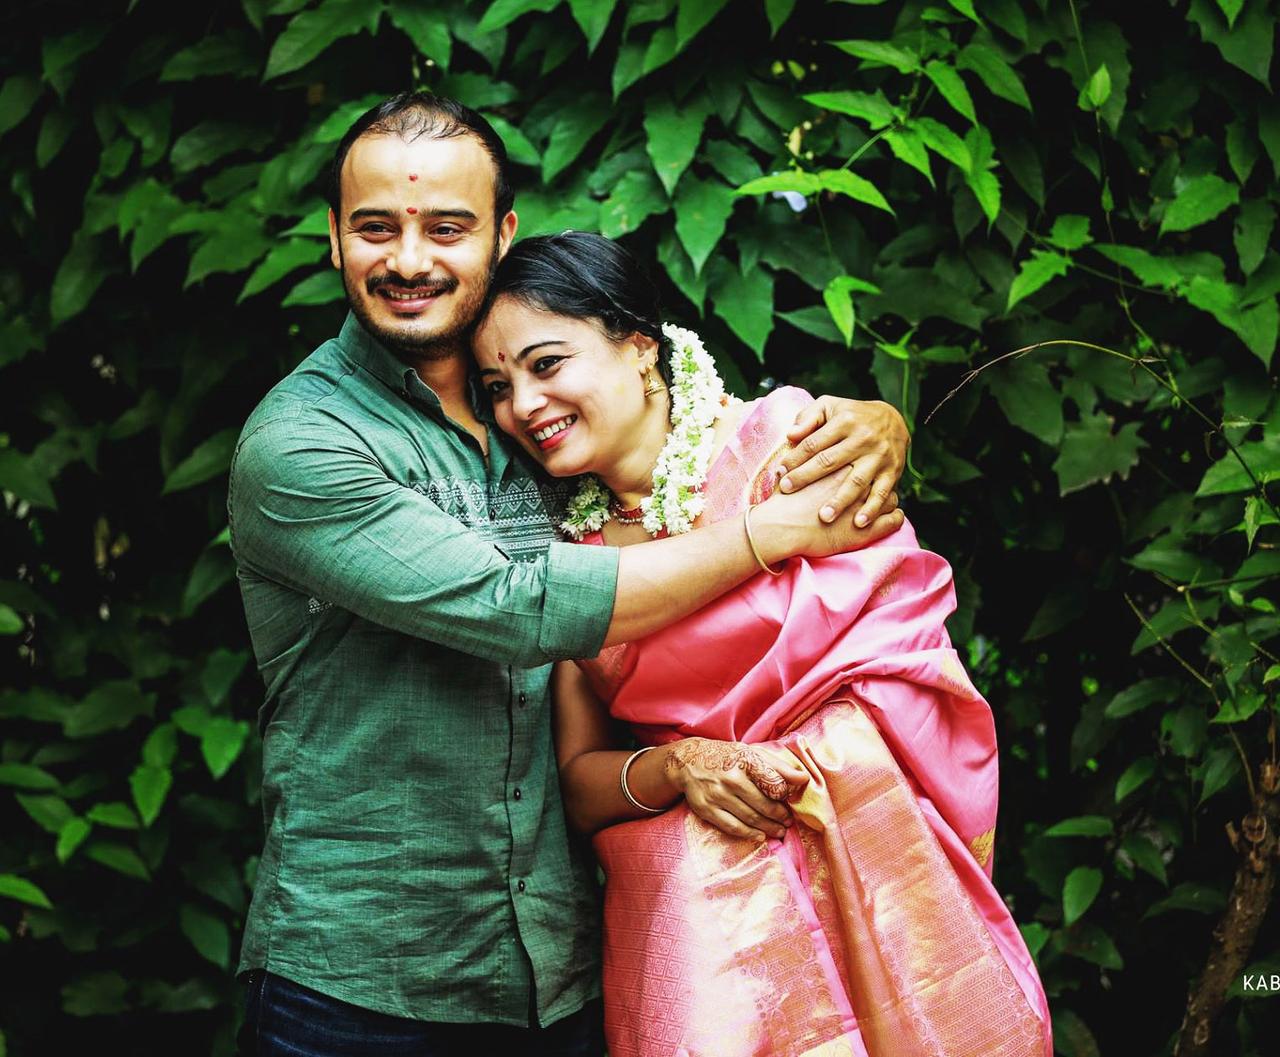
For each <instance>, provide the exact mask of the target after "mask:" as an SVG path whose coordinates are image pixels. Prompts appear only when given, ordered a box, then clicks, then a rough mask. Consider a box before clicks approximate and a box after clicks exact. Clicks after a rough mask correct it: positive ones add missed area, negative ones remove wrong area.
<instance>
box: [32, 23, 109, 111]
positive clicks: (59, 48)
mask: <svg viewBox="0 0 1280 1057" xmlns="http://www.w3.org/2000/svg"><path fill="white" fill-rule="evenodd" d="M106 35H107V27H106V26H105V25H102V24H97V25H84V26H81V27H79V28H77V29H74V30H72V31H71V32H70V33H66V34H64V35H62V36H58V37H49V36H46V37H45V38H44V40H43V43H42V45H41V59H42V63H43V68H44V79H45V80H46V81H48V82H50V83H51V84H53V85H54V86H55V87H58V92H59V94H60V95H64V94H65V91H64V90H63V87H61V86H62V85H63V84H64V83H65V82H63V80H62V78H60V77H59V76H58V75H59V74H62V73H64V72H65V71H68V70H70V68H71V67H72V66H74V65H75V63H76V61H77V60H78V59H80V58H81V57H82V56H84V55H87V54H89V52H91V51H93V50H94V48H96V47H97V46H98V45H99V44H100V43H102V38H103V37H105V36H106Z"/></svg>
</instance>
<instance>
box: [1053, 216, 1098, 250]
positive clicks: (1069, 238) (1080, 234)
mask: <svg viewBox="0 0 1280 1057" xmlns="http://www.w3.org/2000/svg"><path fill="white" fill-rule="evenodd" d="M1049 241H1050V242H1051V243H1053V244H1054V245H1055V246H1057V247H1058V248H1059V249H1062V250H1078V249H1080V248H1081V247H1082V246H1087V245H1088V244H1089V243H1091V242H1092V241H1093V239H1092V238H1091V237H1090V235H1089V218H1088V217H1085V216H1080V215H1079V214H1077V213H1064V214H1063V215H1062V216H1060V217H1058V219H1057V220H1055V221H1054V222H1053V230H1052V231H1050V232H1049Z"/></svg>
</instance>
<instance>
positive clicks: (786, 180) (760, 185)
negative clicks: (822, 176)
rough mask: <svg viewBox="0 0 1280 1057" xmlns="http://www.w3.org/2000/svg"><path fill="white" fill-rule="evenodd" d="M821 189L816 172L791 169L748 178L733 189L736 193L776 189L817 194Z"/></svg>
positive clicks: (752, 193) (770, 192) (753, 193)
mask: <svg viewBox="0 0 1280 1057" xmlns="http://www.w3.org/2000/svg"><path fill="white" fill-rule="evenodd" d="M821 190H822V181H821V180H819V179H818V175H817V173H811V172H801V171H800V170H799V169H792V170H790V171H788V172H782V173H770V174H769V175H768V176H761V177H758V178H756V179H754V180H750V181H748V182H747V183H745V184H743V185H742V186H741V187H739V188H737V189H736V190H735V191H734V194H737V195H760V194H773V193H774V192H777V191H795V192H797V193H798V194H802V195H811V194H817V193H818V192H819V191H821Z"/></svg>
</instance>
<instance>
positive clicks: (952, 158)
mask: <svg viewBox="0 0 1280 1057" xmlns="http://www.w3.org/2000/svg"><path fill="white" fill-rule="evenodd" d="M911 125H912V127H913V128H914V129H915V130H916V131H917V132H919V133H920V138H921V139H923V140H924V143H925V146H926V147H928V148H929V149H930V150H931V151H933V152H934V153H935V154H938V155H940V156H941V157H943V158H946V160H947V161H949V162H951V164H952V165H954V166H956V167H957V168H959V169H960V171H961V172H964V173H969V172H971V171H972V169H973V158H972V157H971V156H970V154H969V148H968V147H967V146H965V142H964V140H962V139H961V138H960V137H959V136H957V135H956V134H955V133H954V132H952V131H951V129H949V128H947V126H946V125H944V124H943V123H942V122H941V121H935V120H934V119H933V118H931V117H919V118H915V119H914V120H913V121H912V122H911Z"/></svg>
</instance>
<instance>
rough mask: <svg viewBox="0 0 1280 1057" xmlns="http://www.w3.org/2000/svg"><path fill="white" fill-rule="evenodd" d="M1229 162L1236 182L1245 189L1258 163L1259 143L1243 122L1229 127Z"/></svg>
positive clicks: (1236, 122) (1234, 123) (1232, 123)
mask: <svg viewBox="0 0 1280 1057" xmlns="http://www.w3.org/2000/svg"><path fill="white" fill-rule="evenodd" d="M1227 160H1228V161H1229V162H1230V163H1231V171H1232V172H1233V173H1235V177H1236V182H1237V183H1239V184H1240V185H1241V186H1242V187H1243V186H1244V185H1245V183H1247V182H1248V180H1249V174H1250V173H1251V172H1253V167H1254V166H1255V165H1256V164H1257V162H1258V141H1257V140H1256V139H1255V138H1254V136H1253V133H1252V132H1251V131H1250V130H1249V126H1248V125H1246V124H1245V123H1244V122H1243V121H1233V122H1231V124H1229V125H1228V126H1227Z"/></svg>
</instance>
